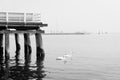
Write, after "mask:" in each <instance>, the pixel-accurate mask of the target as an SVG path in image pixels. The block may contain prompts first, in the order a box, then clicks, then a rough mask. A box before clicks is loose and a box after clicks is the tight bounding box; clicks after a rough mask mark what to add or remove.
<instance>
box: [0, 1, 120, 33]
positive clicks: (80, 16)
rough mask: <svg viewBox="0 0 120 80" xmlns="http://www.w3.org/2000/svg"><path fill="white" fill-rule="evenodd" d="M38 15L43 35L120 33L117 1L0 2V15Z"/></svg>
mask: <svg viewBox="0 0 120 80" xmlns="http://www.w3.org/2000/svg"><path fill="white" fill-rule="evenodd" d="M2 11H4V12H35V13H41V20H42V21H43V23H47V24H48V27H46V28H43V29H44V30H45V31H46V32H99V31H100V32H120V0H0V12H2Z"/></svg>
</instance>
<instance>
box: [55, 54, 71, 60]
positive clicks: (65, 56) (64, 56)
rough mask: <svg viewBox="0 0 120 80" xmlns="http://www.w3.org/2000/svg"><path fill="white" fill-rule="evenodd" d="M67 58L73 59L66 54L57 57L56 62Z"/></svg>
mask: <svg viewBox="0 0 120 80" xmlns="http://www.w3.org/2000/svg"><path fill="white" fill-rule="evenodd" d="M67 58H71V59H72V54H65V55H63V56H62V57H57V58H56V60H67Z"/></svg>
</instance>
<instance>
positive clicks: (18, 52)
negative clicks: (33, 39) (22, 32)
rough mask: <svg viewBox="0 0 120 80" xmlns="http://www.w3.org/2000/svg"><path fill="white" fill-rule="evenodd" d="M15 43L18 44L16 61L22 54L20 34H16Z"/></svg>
mask: <svg viewBox="0 0 120 80" xmlns="http://www.w3.org/2000/svg"><path fill="white" fill-rule="evenodd" d="M15 43H16V55H15V57H16V59H18V58H19V54H20V41H19V34H18V33H15Z"/></svg>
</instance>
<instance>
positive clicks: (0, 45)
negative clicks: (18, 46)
mask: <svg viewBox="0 0 120 80" xmlns="http://www.w3.org/2000/svg"><path fill="white" fill-rule="evenodd" d="M1 59H3V34H2V33H1V34H0V60H1Z"/></svg>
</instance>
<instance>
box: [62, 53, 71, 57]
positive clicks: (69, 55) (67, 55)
mask: <svg viewBox="0 0 120 80" xmlns="http://www.w3.org/2000/svg"><path fill="white" fill-rule="evenodd" d="M63 56H64V57H67V58H68V57H72V54H65V55H63Z"/></svg>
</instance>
